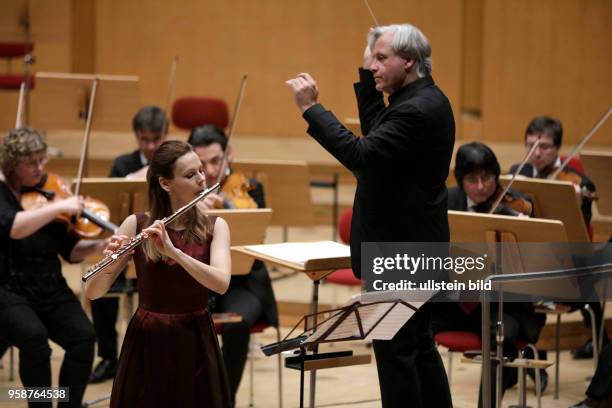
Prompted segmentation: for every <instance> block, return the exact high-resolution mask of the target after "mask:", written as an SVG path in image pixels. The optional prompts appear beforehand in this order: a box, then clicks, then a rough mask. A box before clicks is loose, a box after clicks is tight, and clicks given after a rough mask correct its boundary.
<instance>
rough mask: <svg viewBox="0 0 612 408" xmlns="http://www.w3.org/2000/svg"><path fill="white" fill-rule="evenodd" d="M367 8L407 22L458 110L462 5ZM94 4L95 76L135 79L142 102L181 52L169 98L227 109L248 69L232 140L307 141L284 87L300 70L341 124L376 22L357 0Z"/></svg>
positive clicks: (157, 93) (162, 93) (161, 84)
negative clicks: (427, 48)
mask: <svg viewBox="0 0 612 408" xmlns="http://www.w3.org/2000/svg"><path fill="white" fill-rule="evenodd" d="M371 5H372V8H373V9H374V12H375V13H376V14H377V17H378V19H379V20H380V21H381V23H391V22H406V21H409V22H412V23H414V24H415V25H417V26H419V27H420V28H421V29H422V30H423V31H424V33H425V34H426V35H427V36H428V37H429V39H430V42H431V43H432V48H433V64H434V78H435V79H436V81H437V82H438V83H439V84H440V86H441V87H442V89H443V90H444V91H445V92H446V93H447V95H448V96H449V98H450V99H451V102H452V103H453V106H454V107H455V110H456V113H457V114H458V112H459V110H458V103H459V101H460V98H459V95H460V76H459V73H460V64H459V63H458V61H460V60H461V58H460V54H461V35H460V34H458V32H460V30H461V15H462V13H461V8H462V5H461V4H460V2H456V1H453V0H441V1H438V2H435V3H423V2H417V1H416V0H410V1H401V0H393V1H386V2H382V1H373V2H371ZM95 7H96V9H95V15H96V24H95V26H96V27H95V42H96V55H95V65H96V70H97V71H98V72H104V73H107V74H121V75H138V76H139V77H140V78H141V82H142V102H143V103H156V104H163V103H164V100H165V97H166V89H167V81H168V79H167V78H168V73H169V69H170V62H171V59H172V56H173V55H179V58H180V60H179V65H178V69H177V77H176V83H175V91H174V95H175V97H178V96H181V95H188V94H200V95H212V96H220V97H223V98H225V99H227V100H228V102H229V103H230V104H232V103H233V101H234V98H235V97H236V94H237V90H238V84H239V81H240V76H241V75H242V73H243V72H248V73H249V84H248V87H247V90H246V94H245V99H244V104H243V107H242V111H241V116H240V119H239V121H238V124H237V129H236V133H237V134H239V135H248V136H256V135H259V136H262V135H266V136H294V137H305V136H304V135H305V129H306V126H305V123H304V122H303V120H302V119H301V118H300V115H299V113H298V112H297V110H296V108H295V106H294V105H293V101H292V98H291V94H290V92H289V90H288V88H287V87H286V85H285V84H284V81H285V80H286V79H288V78H290V77H291V76H293V75H296V74H297V73H299V72H310V73H311V74H313V76H314V77H315V79H316V80H317V81H318V84H319V88H320V92H321V93H320V101H321V102H322V103H324V104H325V106H326V107H328V108H329V109H331V110H333V111H334V113H336V114H337V116H338V117H339V118H340V119H343V118H345V117H347V116H355V114H356V107H355V99H354V95H353V91H352V86H351V85H352V82H353V81H354V80H356V79H357V73H356V70H357V67H358V66H359V65H360V64H361V60H362V55H363V48H364V46H365V37H366V33H367V30H368V27H370V26H371V25H372V24H373V23H372V21H371V18H370V16H369V14H368V13H367V10H366V9H365V7H364V6H363V5H362V4H361V3H357V2H355V1H354V0H338V1H333V2H332V1H328V0H315V1H311V2H285V1H282V0H274V1H267V2H248V1H239V0H232V1H228V2H223V3H219V2H214V1H212V0H205V1H200V2H193V1H186V0H183V1H177V2H166V1H150V2H148V3H147V6H146V7H144V6H142V4H141V2H138V1H136V0H106V1H99V2H96V3H95ZM136 22H137V23H136ZM458 128H459V126H458Z"/></svg>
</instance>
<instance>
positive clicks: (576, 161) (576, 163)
mask: <svg viewBox="0 0 612 408" xmlns="http://www.w3.org/2000/svg"><path fill="white" fill-rule="evenodd" d="M559 159H561V163H563V162H564V161H565V156H563V155H559ZM567 166H568V167H571V168H572V169H574V170H576V171H577V172H578V173H580V175H581V176H584V165H583V164H582V160H580V156H574V157H572V158H571V159H570V161H569V163H567Z"/></svg>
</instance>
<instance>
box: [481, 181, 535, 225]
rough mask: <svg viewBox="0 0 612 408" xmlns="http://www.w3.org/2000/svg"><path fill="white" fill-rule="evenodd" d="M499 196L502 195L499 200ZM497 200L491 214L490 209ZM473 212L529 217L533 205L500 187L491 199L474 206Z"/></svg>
mask: <svg viewBox="0 0 612 408" xmlns="http://www.w3.org/2000/svg"><path fill="white" fill-rule="evenodd" d="M500 194H503V196H502V197H501V200H500V197H499V196H500ZM498 200H499V204H498V205H497V206H496V208H495V209H494V211H493V212H491V208H492V206H493V204H494V203H496V202H497V201H498ZM475 210H476V211H477V212H483V213H491V214H497V215H510V216H513V217H518V216H522V215H526V216H528V217H531V215H532V214H533V204H532V203H531V202H530V201H529V200H526V199H525V198H522V197H519V196H514V195H513V194H512V193H510V192H509V191H504V189H503V188H502V186H501V185H498V186H497V190H495V193H493V194H492V195H491V197H490V198H489V199H488V200H487V201H485V202H484V203H482V204H479V205H477V206H476V208H475Z"/></svg>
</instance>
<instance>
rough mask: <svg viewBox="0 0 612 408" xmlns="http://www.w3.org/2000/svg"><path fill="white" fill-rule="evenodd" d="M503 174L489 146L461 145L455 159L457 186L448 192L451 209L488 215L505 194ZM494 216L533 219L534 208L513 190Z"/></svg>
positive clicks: (476, 143) (508, 193) (473, 143)
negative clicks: (502, 194) (500, 195)
mask: <svg viewBox="0 0 612 408" xmlns="http://www.w3.org/2000/svg"><path fill="white" fill-rule="evenodd" d="M500 172H501V171H500V166H499V162H498V161H497V157H495V153H493V151H492V150H491V149H490V148H489V147H488V146H487V145H485V144H483V143H479V142H472V143H466V144H464V145H462V146H461V147H460V148H459V149H458V150H457V156H456V157H455V171H454V173H455V179H456V180H457V186H456V187H452V188H449V189H448V209H449V210H456V211H470V212H479V213H488V212H489V211H490V209H491V206H492V205H493V203H494V201H495V200H496V198H497V196H498V195H499V194H501V193H502V187H501V184H500V183H499V175H500ZM495 213H496V214H501V215H521V216H532V215H533V205H532V203H531V202H530V201H529V200H527V198H526V197H525V196H524V195H522V194H521V193H519V192H517V191H513V190H512V189H510V190H509V191H508V192H507V193H506V196H505V197H504V198H503V199H502V201H501V203H500V205H499V206H498V208H497V209H496V211H495Z"/></svg>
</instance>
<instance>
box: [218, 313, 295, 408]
mask: <svg viewBox="0 0 612 408" xmlns="http://www.w3.org/2000/svg"><path fill="white" fill-rule="evenodd" d="M212 318H213V322H214V324H215V330H216V332H217V333H220V332H221V325H222V324H232V323H236V322H240V321H242V317H241V316H240V315H238V314H236V313H213V314H212ZM269 327H274V329H275V330H276V341H277V342H280V341H281V335H280V329H279V328H278V327H275V326H272V325H270V324H269V323H267V322H265V321H263V320H262V321H258V322H256V323H255V324H254V325H253V326H251V328H250V329H249V332H250V333H251V341H250V343H249V356H248V360H249V407H254V406H255V384H254V378H255V373H254V364H253V362H254V361H253V360H254V357H253V351H254V349H255V342H254V341H253V335H254V334H257V333H262V332H263V331H264V330H266V329H268V328H269ZM277 357H278V361H277V365H278V407H279V408H282V407H283V370H282V364H283V362H282V357H281V353H278V354H277Z"/></svg>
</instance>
